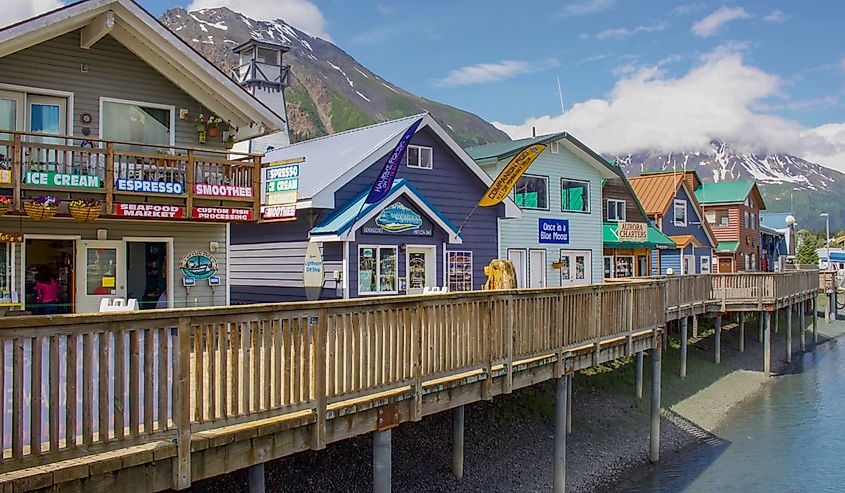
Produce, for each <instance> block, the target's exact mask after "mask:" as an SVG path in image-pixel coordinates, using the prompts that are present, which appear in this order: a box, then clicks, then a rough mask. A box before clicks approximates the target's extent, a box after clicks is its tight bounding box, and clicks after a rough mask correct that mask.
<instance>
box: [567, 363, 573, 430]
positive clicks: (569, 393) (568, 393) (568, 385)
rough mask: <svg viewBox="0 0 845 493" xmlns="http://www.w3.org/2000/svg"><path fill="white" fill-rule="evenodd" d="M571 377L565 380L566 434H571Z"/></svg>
mask: <svg viewBox="0 0 845 493" xmlns="http://www.w3.org/2000/svg"><path fill="white" fill-rule="evenodd" d="M572 378H573V377H572V376H570V377H569V378H567V379H566V434H567V435H571V434H572Z"/></svg>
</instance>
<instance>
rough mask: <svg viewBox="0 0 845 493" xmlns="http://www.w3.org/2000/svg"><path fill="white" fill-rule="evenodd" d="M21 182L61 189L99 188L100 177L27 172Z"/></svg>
mask: <svg viewBox="0 0 845 493" xmlns="http://www.w3.org/2000/svg"><path fill="white" fill-rule="evenodd" d="M23 182H24V183H25V184H27V185H40V186H47V187H62V188H100V177H99V176H95V175H69V174H65V173H53V172H41V171H27V172H26V175H24V178H23Z"/></svg>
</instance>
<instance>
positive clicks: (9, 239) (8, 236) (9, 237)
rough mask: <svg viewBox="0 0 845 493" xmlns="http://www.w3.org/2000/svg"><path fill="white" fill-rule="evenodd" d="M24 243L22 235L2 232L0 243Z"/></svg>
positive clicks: (0, 232)
mask: <svg viewBox="0 0 845 493" xmlns="http://www.w3.org/2000/svg"><path fill="white" fill-rule="evenodd" d="M22 241H23V234H21V233H7V232H4V231H0V243H20V242H22Z"/></svg>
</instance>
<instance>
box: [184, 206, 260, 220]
mask: <svg viewBox="0 0 845 493" xmlns="http://www.w3.org/2000/svg"><path fill="white" fill-rule="evenodd" d="M193 217H194V219H199V220H200V221H252V209H240V208H236V207H194V213H193Z"/></svg>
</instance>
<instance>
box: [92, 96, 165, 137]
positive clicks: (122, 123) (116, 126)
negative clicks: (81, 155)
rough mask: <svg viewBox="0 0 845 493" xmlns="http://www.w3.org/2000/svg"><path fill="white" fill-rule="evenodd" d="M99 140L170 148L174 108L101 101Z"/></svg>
mask: <svg viewBox="0 0 845 493" xmlns="http://www.w3.org/2000/svg"><path fill="white" fill-rule="evenodd" d="M101 101H102V114H101V115H100V120H101V121H100V125H101V126H102V129H103V130H102V135H101V138H103V139H104V140H115V141H118V142H133V143H138V144H150V145H160V146H169V145H173V137H174V135H173V124H174V121H173V108H172V107H170V106H164V105H159V104H152V103H136V102H132V101H118V100H109V99H105V98H103V99H102V100H101Z"/></svg>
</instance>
